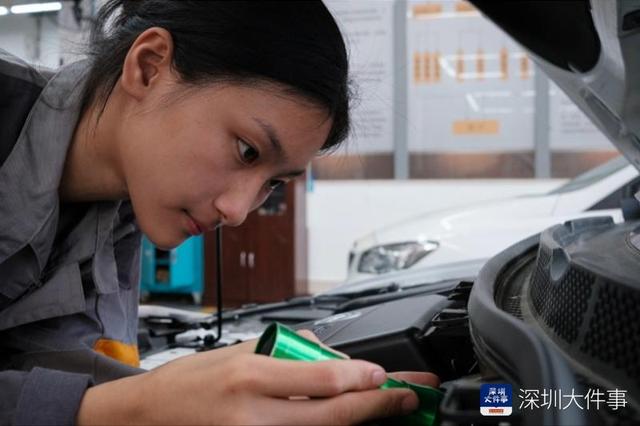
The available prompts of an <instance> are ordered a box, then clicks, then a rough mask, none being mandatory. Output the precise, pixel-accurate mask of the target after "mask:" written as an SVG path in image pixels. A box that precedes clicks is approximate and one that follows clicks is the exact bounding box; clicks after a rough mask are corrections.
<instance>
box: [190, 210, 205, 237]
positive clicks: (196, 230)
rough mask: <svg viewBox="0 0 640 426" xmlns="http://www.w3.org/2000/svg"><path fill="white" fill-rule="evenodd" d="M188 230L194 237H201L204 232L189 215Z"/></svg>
mask: <svg viewBox="0 0 640 426" xmlns="http://www.w3.org/2000/svg"><path fill="white" fill-rule="evenodd" d="M187 219H188V220H187V228H188V229H189V233H190V234H191V235H193V236H196V235H200V234H202V233H203V232H204V229H202V227H200V225H198V223H197V222H196V221H195V220H194V219H193V218H192V217H191V216H190V215H189V213H187Z"/></svg>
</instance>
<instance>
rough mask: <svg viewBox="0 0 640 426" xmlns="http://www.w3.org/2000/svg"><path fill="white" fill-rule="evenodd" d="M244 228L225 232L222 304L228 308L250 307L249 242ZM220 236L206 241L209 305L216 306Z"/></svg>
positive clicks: (210, 235)
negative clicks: (217, 241)
mask: <svg viewBox="0 0 640 426" xmlns="http://www.w3.org/2000/svg"><path fill="white" fill-rule="evenodd" d="M246 238H247V237H246V232H245V229H244V225H243V227H239V228H231V227H225V228H223V229H222V301H223V302H224V305H225V306H227V307H232V306H237V305H240V304H243V303H247V299H248V296H249V292H248V288H247V285H248V278H247V274H248V269H247V254H248V253H247V251H248V249H247V242H246ZM216 256H217V247H216V235H215V233H214V232H210V233H208V234H207V235H206V237H205V261H204V266H205V291H204V302H205V304H210V305H213V304H215V303H216V286H217V281H216V277H217V271H216Z"/></svg>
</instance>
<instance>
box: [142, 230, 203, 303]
mask: <svg viewBox="0 0 640 426" xmlns="http://www.w3.org/2000/svg"><path fill="white" fill-rule="evenodd" d="M203 291H204V239H203V237H202V236H198V237H191V238H189V239H187V240H186V241H185V242H184V243H182V244H181V245H179V246H178V247H176V248H174V249H173V250H162V249H159V248H157V247H156V246H154V245H153V244H152V243H151V241H149V240H148V239H147V238H146V237H145V238H143V239H142V268H141V274H140V297H141V299H142V300H143V301H144V300H145V299H147V298H148V297H149V295H150V294H152V293H179V294H191V296H192V297H193V301H194V302H195V303H196V304H200V303H201V302H202V292H203Z"/></svg>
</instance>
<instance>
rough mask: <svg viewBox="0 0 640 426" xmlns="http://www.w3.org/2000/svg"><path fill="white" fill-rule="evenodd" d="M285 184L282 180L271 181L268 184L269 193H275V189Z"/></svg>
mask: <svg viewBox="0 0 640 426" xmlns="http://www.w3.org/2000/svg"><path fill="white" fill-rule="evenodd" d="M285 183H286V182H285V181H283V180H279V179H271V180H270V181H269V182H268V185H267V186H268V188H269V191H275V190H276V189H277V188H279V187H280V186H282V185H284V184H285Z"/></svg>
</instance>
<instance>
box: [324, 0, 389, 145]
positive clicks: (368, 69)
mask: <svg viewBox="0 0 640 426" xmlns="http://www.w3.org/2000/svg"><path fill="white" fill-rule="evenodd" d="M326 4H327V7H328V8H329V9H330V10H331V13H332V14H333V15H334V16H335V18H336V20H337V22H338V24H339V26H340V29H341V31H342V33H343V34H344V37H345V39H346V44H347V49H348V52H349V64H350V65H349V66H350V71H351V78H352V80H353V82H354V83H355V88H356V101H355V105H354V109H353V135H352V138H351V140H350V141H349V143H348V144H347V145H346V146H348V147H349V148H350V150H351V151H355V152H354V153H358V154H364V153H380V152H385V153H389V152H391V150H392V149H393V142H392V135H393V112H392V109H393V107H392V102H393V1H379V0H360V1H344V0H329V1H327V2H326Z"/></svg>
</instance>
